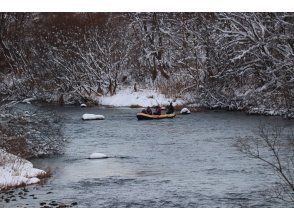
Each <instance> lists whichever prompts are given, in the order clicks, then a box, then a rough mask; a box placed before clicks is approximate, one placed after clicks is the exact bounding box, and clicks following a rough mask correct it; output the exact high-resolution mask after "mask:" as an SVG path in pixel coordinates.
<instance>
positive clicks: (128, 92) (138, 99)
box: [98, 88, 184, 107]
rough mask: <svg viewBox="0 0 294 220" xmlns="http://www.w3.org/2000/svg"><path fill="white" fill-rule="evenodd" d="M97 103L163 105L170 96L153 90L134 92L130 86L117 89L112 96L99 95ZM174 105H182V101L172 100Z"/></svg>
mask: <svg viewBox="0 0 294 220" xmlns="http://www.w3.org/2000/svg"><path fill="white" fill-rule="evenodd" d="M98 101H99V104H101V105H106V106H113V107H130V106H140V107H147V106H157V105H160V106H165V105H169V102H170V101H171V99H170V98H167V97H165V96H164V95H163V94H160V93H158V92H157V91H155V90H147V89H145V90H140V91H137V92H135V91H134V90H133V89H132V88H126V89H123V90H120V91H118V92H117V93H116V94H115V95H113V96H101V97H99V98H98ZM173 103H174V105H183V104H184V101H183V100H181V99H177V100H175V101H173Z"/></svg>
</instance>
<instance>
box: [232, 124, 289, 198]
mask: <svg viewBox="0 0 294 220" xmlns="http://www.w3.org/2000/svg"><path fill="white" fill-rule="evenodd" d="M257 134H258V135H257V136H253V137H239V138H238V140H237V143H236V145H237V147H238V149H239V150H240V151H241V152H242V153H244V154H245V155H246V156H248V157H250V158H254V159H257V160H260V161H262V162H263V163H265V164H267V165H268V166H269V167H270V168H271V169H272V170H273V171H274V173H275V174H276V175H277V176H278V177H279V179H280V180H281V181H280V183H279V184H278V187H276V188H275V189H276V190H275V192H276V193H275V194H276V196H278V198H280V199H283V200H290V201H291V202H294V136H293V131H290V130H289V129H286V128H285V127H282V126H280V125H277V124H276V125H267V126H266V125H260V126H259V127H258V132H257Z"/></svg>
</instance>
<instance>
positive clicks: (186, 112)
mask: <svg viewBox="0 0 294 220" xmlns="http://www.w3.org/2000/svg"><path fill="white" fill-rule="evenodd" d="M190 113H191V112H190V110H189V109H187V108H183V109H182V110H181V114H182V115H187V114H190Z"/></svg>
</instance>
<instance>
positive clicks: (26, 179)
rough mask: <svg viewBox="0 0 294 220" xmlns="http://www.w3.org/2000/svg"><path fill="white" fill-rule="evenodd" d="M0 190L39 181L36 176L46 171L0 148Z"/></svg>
mask: <svg viewBox="0 0 294 220" xmlns="http://www.w3.org/2000/svg"><path fill="white" fill-rule="evenodd" d="M0 161H1V164H0V190H1V189H5V188H9V187H17V186H21V185H30V184H35V183H38V182H40V179H39V178H38V176H41V175H45V174H46V172H45V171H43V170H40V169H36V168H34V167H33V164H32V163H31V162H29V161H27V160H25V159H22V158H20V157H17V156H15V155H13V154H10V153H7V152H6V151H4V150H1V149H0Z"/></svg>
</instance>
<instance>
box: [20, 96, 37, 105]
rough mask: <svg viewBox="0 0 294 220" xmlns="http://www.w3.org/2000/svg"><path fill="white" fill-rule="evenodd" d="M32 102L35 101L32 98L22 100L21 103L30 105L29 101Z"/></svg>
mask: <svg viewBox="0 0 294 220" xmlns="http://www.w3.org/2000/svg"><path fill="white" fill-rule="evenodd" d="M34 100H36V98H34V97H33V98H27V99H24V100H22V101H21V102H22V103H25V104H31V101H34Z"/></svg>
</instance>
